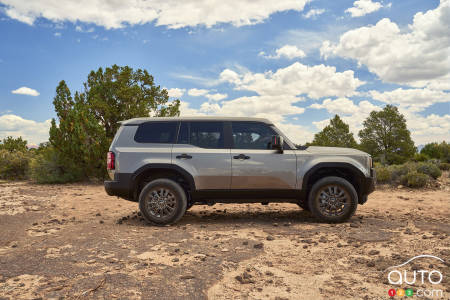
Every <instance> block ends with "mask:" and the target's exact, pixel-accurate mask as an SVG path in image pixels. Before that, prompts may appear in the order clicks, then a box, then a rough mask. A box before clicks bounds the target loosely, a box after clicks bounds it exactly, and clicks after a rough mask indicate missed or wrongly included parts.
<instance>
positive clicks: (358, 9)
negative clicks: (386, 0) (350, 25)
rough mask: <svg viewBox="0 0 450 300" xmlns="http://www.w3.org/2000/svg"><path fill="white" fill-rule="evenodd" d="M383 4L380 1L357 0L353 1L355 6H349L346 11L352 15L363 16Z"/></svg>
mask: <svg viewBox="0 0 450 300" xmlns="http://www.w3.org/2000/svg"><path fill="white" fill-rule="evenodd" d="M382 7H383V5H382V4H381V3H380V2H372V0H357V1H355V2H353V7H350V8H348V9H347V10H346V11H345V12H348V13H350V14H351V15H352V17H362V16H365V15H367V14H370V13H373V12H375V11H377V10H379V9H380V8H382Z"/></svg>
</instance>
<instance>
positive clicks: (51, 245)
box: [0, 175, 450, 300]
mask: <svg viewBox="0 0 450 300" xmlns="http://www.w3.org/2000/svg"><path fill="white" fill-rule="evenodd" d="M446 177H448V175H447V176H446ZM446 181H447V182H442V184H441V186H440V187H439V188H433V189H425V190H420V191H417V190H410V189H406V188H400V189H399V188H393V189H392V188H391V189H389V188H384V189H381V190H378V191H376V192H374V193H373V194H371V195H370V196H369V201H368V202H367V203H366V204H365V205H360V206H358V210H357V212H356V215H355V216H354V217H352V218H351V220H350V221H349V222H347V223H343V224H336V225H332V224H321V223H317V222H316V221H315V220H314V218H312V216H311V215H310V214H309V213H308V212H306V211H303V210H302V209H301V208H299V207H297V206H296V205H293V204H275V203H272V204H269V205H267V206H262V205H260V204H240V205H239V204H233V205H231V204H216V205H215V206H203V205H199V206H194V207H193V208H191V209H190V210H189V211H188V212H187V213H186V215H185V216H184V217H183V218H182V219H181V221H180V222H179V223H178V224H176V225H173V226H166V227H156V226H151V225H147V224H146V223H145V222H144V221H143V220H142V218H141V217H140V214H139V213H138V205H137V203H134V202H129V201H125V200H121V199H118V198H116V197H110V196H107V195H106V193H105V191H104V189H103V186H102V185H93V184H92V185H90V184H70V185H36V184H32V183H29V182H14V183H11V182H3V183H0V299H114V298H119V299H277V300H281V299H348V298H353V299H387V298H388V294H387V292H388V290H389V289H391V288H398V286H393V285H391V284H389V282H388V280H387V274H386V271H385V270H386V269H387V268H388V267H390V266H394V265H399V264H401V263H403V262H405V261H406V260H408V259H409V258H411V257H413V256H416V255H420V254H430V255H435V256H438V257H440V258H442V259H443V260H445V263H444V264H442V263H440V262H439V261H437V262H436V260H433V261H431V260H430V261H427V259H425V260H422V262H423V263H425V266H423V267H427V268H429V267H434V268H437V269H439V270H440V271H441V272H442V273H443V274H444V278H443V281H442V282H441V283H440V284H439V285H435V286H433V288H434V289H442V290H443V291H444V295H445V298H446V299H449V298H448V297H449V295H450V282H449V280H450V279H449V277H448V276H449V274H450V267H449V264H448V262H449V261H450V239H449V234H450V223H449V217H450V196H449V195H450V185H449V184H448V179H446ZM419 263H420V262H417V264H416V265H415V266H413V267H416V268H421V267H422V266H420V265H418V264H419ZM439 264H441V265H439ZM402 287H405V286H402ZM409 287H412V288H413V289H414V290H417V289H420V288H425V287H426V285H422V284H421V283H420V282H417V284H414V285H412V286H409Z"/></svg>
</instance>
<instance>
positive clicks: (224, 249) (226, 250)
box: [220, 248, 230, 252]
mask: <svg viewBox="0 0 450 300" xmlns="http://www.w3.org/2000/svg"><path fill="white" fill-rule="evenodd" d="M220 251H222V252H228V251H230V250H228V249H227V248H223V249H222V250H220Z"/></svg>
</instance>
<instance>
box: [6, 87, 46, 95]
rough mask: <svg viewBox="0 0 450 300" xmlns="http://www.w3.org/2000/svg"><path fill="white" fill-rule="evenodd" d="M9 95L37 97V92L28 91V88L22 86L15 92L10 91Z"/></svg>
mask: <svg viewBox="0 0 450 300" xmlns="http://www.w3.org/2000/svg"><path fill="white" fill-rule="evenodd" d="M11 93H13V94H19V95H28V96H35V97H36V96H39V92H38V91H36V90H34V89H30V88H29V87H26V86H22V87H20V88H18V89H16V90H13V91H11Z"/></svg>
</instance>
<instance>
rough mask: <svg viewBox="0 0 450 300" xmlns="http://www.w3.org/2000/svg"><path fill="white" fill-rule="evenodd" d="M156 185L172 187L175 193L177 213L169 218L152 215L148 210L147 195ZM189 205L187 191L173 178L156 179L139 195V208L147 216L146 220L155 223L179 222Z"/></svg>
mask: <svg viewBox="0 0 450 300" xmlns="http://www.w3.org/2000/svg"><path fill="white" fill-rule="evenodd" d="M155 187H165V188H168V189H170V190H171V191H172V192H173V193H174V194H175V195H174V196H175V199H176V202H177V205H176V209H175V213H174V214H173V215H172V216H171V217H170V218H167V219H159V218H157V217H154V216H152V215H151V214H150V213H149V212H148V210H147V205H146V204H147V203H146V202H147V200H146V198H147V195H148V193H149V192H150V191H151V190H152V189H154V188H155ZM186 207H187V197H186V193H185V192H184V190H183V188H182V187H181V186H180V185H179V184H178V183H176V182H175V181H173V180H171V179H166V178H161V179H155V180H153V181H151V182H149V183H147V184H146V185H145V186H144V188H143V189H142V191H141V193H140V195H139V210H140V211H141V213H142V216H143V217H144V218H145V220H146V221H147V222H149V223H151V224H155V225H167V224H172V223H175V222H177V221H178V220H180V219H181V217H183V215H184V213H185V212H186Z"/></svg>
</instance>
